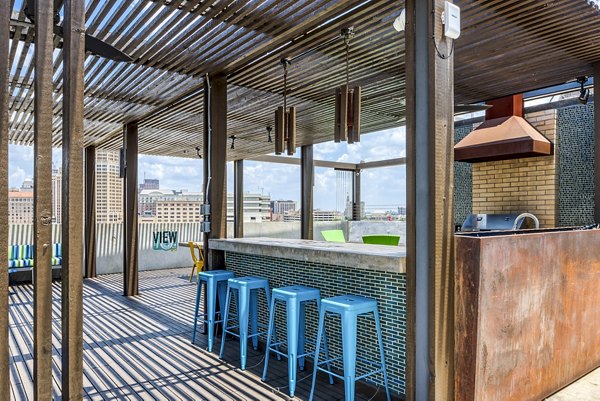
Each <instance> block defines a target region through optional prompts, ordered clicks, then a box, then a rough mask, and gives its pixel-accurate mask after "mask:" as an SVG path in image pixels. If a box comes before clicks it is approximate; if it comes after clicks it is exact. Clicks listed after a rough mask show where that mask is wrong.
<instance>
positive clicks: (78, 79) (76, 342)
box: [61, 0, 85, 400]
mask: <svg viewBox="0 0 600 401" xmlns="http://www.w3.org/2000/svg"><path fill="white" fill-rule="evenodd" d="M84 20H85V2H84V1H83V0H68V1H66V2H65V19H64V24H63V25H64V32H65V36H64V46H63V62H64V69H63V82H64V86H63V175H62V212H63V218H62V227H63V230H62V243H63V261H62V294H61V296H62V314H61V317H62V376H61V377H62V396H63V399H64V400H80V399H81V398H82V392H83V244H82V241H81V238H82V235H83V231H84V230H83V228H84V225H85V223H84V220H83V202H84V200H83V198H84V191H82V188H83V185H84V181H83V90H84V86H83V61H84V59H85V47H84V46H85V45H84V39H85V37H84V32H85V23H84Z"/></svg>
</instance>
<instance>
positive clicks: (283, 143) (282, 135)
mask: <svg viewBox="0 0 600 401" xmlns="http://www.w3.org/2000/svg"><path fill="white" fill-rule="evenodd" d="M290 64H291V61H290V59H289V58H283V59H281V65H282V66H283V106H279V107H278V108H277V110H275V154H276V155H280V154H282V153H283V152H284V151H285V148H287V154H288V155H289V156H291V155H293V154H294V153H295V152H296V107H294V106H291V107H290V108H289V109H288V107H287V67H288V66H289V65H290ZM269 133H270V132H269ZM269 136H270V135H269Z"/></svg>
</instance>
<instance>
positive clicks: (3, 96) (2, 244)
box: [0, 1, 11, 394]
mask: <svg viewBox="0 0 600 401" xmlns="http://www.w3.org/2000/svg"><path fill="white" fill-rule="evenodd" d="M10 12H11V10H10V2H9V1H2V2H0V87H1V88H2V90H0V227H8V138H9V134H8V99H9V92H8V90H6V88H8V76H9V50H8V47H9V46H8V45H9V41H8V33H9V31H10V25H9V21H10ZM7 246H8V229H3V230H0V249H6V247H7ZM0 260H2V265H3V266H8V255H6V254H5V255H3V257H2V259H0ZM8 292H9V291H8V269H0V327H1V328H2V329H0V394H9V393H10V374H9V366H8V362H9V352H10V350H9V345H8Z"/></svg>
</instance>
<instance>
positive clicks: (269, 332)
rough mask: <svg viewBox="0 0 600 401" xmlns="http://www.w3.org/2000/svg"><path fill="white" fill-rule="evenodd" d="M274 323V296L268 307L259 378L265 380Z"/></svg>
mask: <svg viewBox="0 0 600 401" xmlns="http://www.w3.org/2000/svg"><path fill="white" fill-rule="evenodd" d="M274 325H275V298H273V299H271V307H270V308H269V326H268V330H267V350H266V351H265V367H264V369H263V375H262V378H261V380H262V381H266V380H267V370H268V369H269V356H270V354H271V336H272V335H273V326H274Z"/></svg>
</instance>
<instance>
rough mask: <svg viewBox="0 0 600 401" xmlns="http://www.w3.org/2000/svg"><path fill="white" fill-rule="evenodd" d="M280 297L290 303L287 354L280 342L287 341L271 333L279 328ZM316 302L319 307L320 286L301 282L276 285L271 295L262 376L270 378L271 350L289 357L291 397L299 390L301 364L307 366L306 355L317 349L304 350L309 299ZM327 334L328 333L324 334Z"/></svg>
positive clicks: (288, 307)
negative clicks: (279, 339)
mask: <svg viewBox="0 0 600 401" xmlns="http://www.w3.org/2000/svg"><path fill="white" fill-rule="evenodd" d="M277 301H281V302H285V304H286V321H287V345H288V346H287V354H284V353H282V352H280V351H279V346H280V345H282V344H285V343H286V341H281V342H277V339H274V340H275V343H271V334H272V333H273V330H274V329H275V306H276V305H277ZM307 302H315V303H316V304H317V310H318V309H319V307H320V305H321V292H320V291H319V290H318V289H316V288H310V287H304V286H301V285H293V286H290V287H283V288H275V289H274V290H273V296H272V298H271V309H270V314H269V331H268V333H267V350H266V353H265V368H264V370H263V375H262V380H263V381H266V380H267V370H268V368H269V355H270V353H271V352H274V353H275V354H277V357H278V359H279V358H280V356H285V357H287V358H288V383H289V388H290V397H294V392H295V390H296V383H297V381H296V376H297V366H298V364H299V365H300V369H301V370H304V358H305V357H306V356H308V355H313V354H314V352H308V353H305V352H304V343H305V338H304V332H305V317H306V303H307ZM323 336H324V337H325V335H323ZM324 350H325V359H329V354H328V353H327V340H325V347H324ZM329 381H330V383H331V384H333V376H331V375H329Z"/></svg>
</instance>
